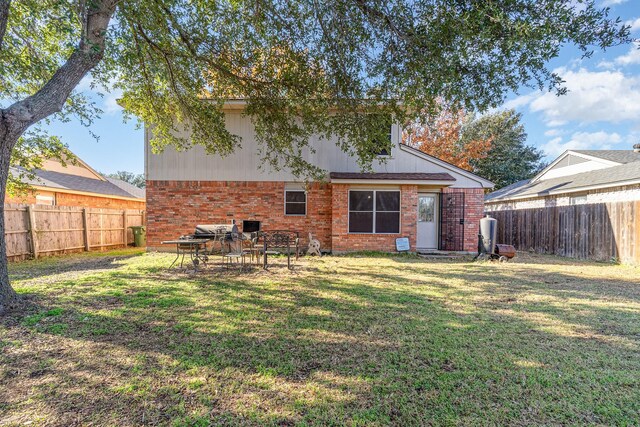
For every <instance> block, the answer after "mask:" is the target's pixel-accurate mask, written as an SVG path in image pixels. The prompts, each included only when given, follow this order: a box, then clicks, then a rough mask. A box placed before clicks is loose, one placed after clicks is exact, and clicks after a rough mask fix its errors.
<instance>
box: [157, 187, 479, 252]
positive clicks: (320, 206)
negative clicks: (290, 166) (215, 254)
mask: <svg viewBox="0 0 640 427" xmlns="http://www.w3.org/2000/svg"><path fill="white" fill-rule="evenodd" d="M350 187H351V186H350V185H348V184H332V185H331V184H319V183H315V184H312V185H311V186H310V188H309V189H308V192H307V215H306V216H285V215H284V190H285V183H284V182H227V181H147V201H148V204H147V225H148V227H147V245H148V246H149V247H150V248H156V249H158V248H162V245H161V242H162V241H163V240H171V239H175V238H177V237H179V236H181V235H184V234H191V233H193V230H194V228H195V225H196V224H217V223H229V222H231V220H232V219H235V220H236V221H237V224H238V226H239V227H240V228H241V227H242V220H258V221H262V227H263V229H267V230H268V229H272V230H274V229H285V230H295V231H298V232H300V237H301V239H302V245H303V246H306V244H307V235H308V233H309V232H312V233H313V234H314V236H315V237H316V238H318V239H319V240H320V242H321V244H322V249H323V250H333V251H335V252H345V251H359V250H379V251H388V252H395V250H396V238H398V237H408V238H409V243H410V247H411V250H412V251H415V248H416V221H417V209H418V206H417V203H418V187H417V186H416V185H402V186H400V194H401V196H400V197H401V201H400V203H401V214H400V215H401V228H400V233H398V234H349V232H348V224H349V212H348V209H349V208H348V207H349V200H348V198H349V188H350ZM445 191H463V192H464V193H465V204H466V206H465V225H464V227H465V228H464V233H465V236H464V237H465V238H464V250H467V251H475V250H476V248H477V235H478V223H479V221H480V218H482V215H483V197H484V193H483V190H482V189H445ZM164 249H167V248H166V247H165V248H164Z"/></svg>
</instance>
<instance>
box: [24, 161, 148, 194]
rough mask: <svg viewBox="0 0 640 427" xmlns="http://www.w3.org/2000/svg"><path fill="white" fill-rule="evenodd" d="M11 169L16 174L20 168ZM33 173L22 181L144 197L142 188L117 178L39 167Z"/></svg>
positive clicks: (84, 190) (91, 191)
mask: <svg viewBox="0 0 640 427" xmlns="http://www.w3.org/2000/svg"><path fill="white" fill-rule="evenodd" d="M12 169H13V170H12V172H13V173H14V174H15V175H16V176H17V175H18V174H19V173H20V170H19V169H17V168H12ZM34 173H35V175H36V178H35V179H29V178H27V177H24V178H23V181H24V182H26V183H27V184H31V185H39V186H43V187H51V188H59V189H65V190H75V191H82V192H86V193H97V194H104V195H109V196H117V197H132V198H136V199H144V197H145V196H144V190H140V189H139V188H137V187H134V186H133V185H131V184H128V183H126V182H124V181H120V180H117V179H116V180H114V179H111V178H109V179H108V181H100V180H98V179H92V178H86V177H84V176H77V175H71V174H67V173H61V172H53V171H45V170H41V169H37V170H35V171H34ZM114 181H118V182H114ZM125 184H126V185H125ZM131 187H133V188H131ZM134 189H135V190H134Z"/></svg>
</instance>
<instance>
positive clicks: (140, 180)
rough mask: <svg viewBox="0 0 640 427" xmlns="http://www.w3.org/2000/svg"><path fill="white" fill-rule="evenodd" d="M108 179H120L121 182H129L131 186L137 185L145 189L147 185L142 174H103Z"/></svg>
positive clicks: (122, 172)
mask: <svg viewBox="0 0 640 427" xmlns="http://www.w3.org/2000/svg"><path fill="white" fill-rule="evenodd" d="M102 175H104V176H106V177H108V178H115V179H119V180H120V181H124V182H128V183H129V184H132V185H135V186H136V187H138V188H144V187H145V186H146V184H147V182H146V180H145V179H144V174H141V173H138V174H136V173H133V172H127V171H118V172H116V173H110V174H102Z"/></svg>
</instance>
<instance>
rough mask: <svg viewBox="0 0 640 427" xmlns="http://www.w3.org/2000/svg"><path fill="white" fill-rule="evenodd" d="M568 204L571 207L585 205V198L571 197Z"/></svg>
mask: <svg viewBox="0 0 640 427" xmlns="http://www.w3.org/2000/svg"><path fill="white" fill-rule="evenodd" d="M570 203H571V204H572V205H584V204H585V203H587V196H572V197H571V199H570Z"/></svg>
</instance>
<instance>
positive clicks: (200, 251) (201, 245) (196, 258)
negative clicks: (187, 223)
mask: <svg viewBox="0 0 640 427" xmlns="http://www.w3.org/2000/svg"><path fill="white" fill-rule="evenodd" d="M210 240H211V239H176V240H165V241H164V242H161V243H162V244H163V245H176V259H174V260H173V262H172V263H171V265H170V266H169V268H171V267H173V265H174V264H175V263H176V262H177V261H178V258H180V256H182V259H181V260H180V267H181V268H182V264H183V263H184V257H185V255H189V257H190V258H191V263H192V264H193V267H194V268H196V269H197V268H198V264H200V262H202V263H203V264H206V263H207V261H208V259H209V258H208V256H207V243H208V242H209V241H210Z"/></svg>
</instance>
